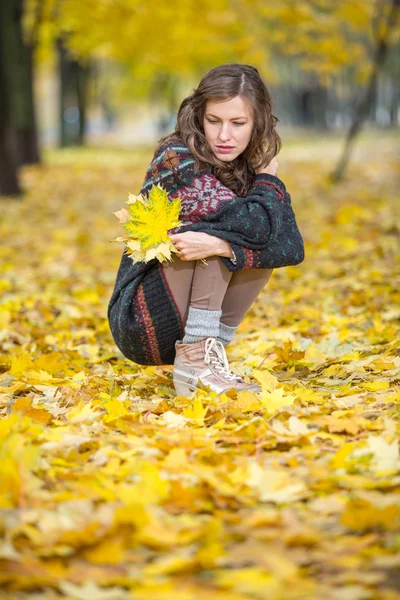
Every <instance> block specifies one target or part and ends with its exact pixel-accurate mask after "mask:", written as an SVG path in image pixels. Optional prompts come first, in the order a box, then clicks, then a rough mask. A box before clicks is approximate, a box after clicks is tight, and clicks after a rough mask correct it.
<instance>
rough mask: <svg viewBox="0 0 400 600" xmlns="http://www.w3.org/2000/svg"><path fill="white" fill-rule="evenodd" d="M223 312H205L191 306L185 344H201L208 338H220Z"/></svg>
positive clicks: (186, 326) (183, 341)
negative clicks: (201, 341) (220, 323)
mask: <svg viewBox="0 0 400 600" xmlns="http://www.w3.org/2000/svg"><path fill="white" fill-rule="evenodd" d="M221 314H222V310H203V309H200V308H194V307H193V306H189V312H188V318H187V321H186V325H185V335H184V337H183V340H182V343H183V344H191V343H193V342H199V341H200V340H204V339H205V338H208V337H215V338H216V337H218V334H219V320H220V317H221Z"/></svg>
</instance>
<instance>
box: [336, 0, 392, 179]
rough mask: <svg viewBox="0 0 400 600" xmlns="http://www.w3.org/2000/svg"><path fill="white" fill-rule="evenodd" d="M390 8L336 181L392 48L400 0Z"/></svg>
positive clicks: (382, 19) (379, 31)
mask: <svg viewBox="0 0 400 600" xmlns="http://www.w3.org/2000/svg"><path fill="white" fill-rule="evenodd" d="M389 8H390V10H389V12H388V13H387V14H386V11H385V12H384V14H383V15H382V16H381V17H380V21H379V23H378V26H377V27H376V30H377V40H376V48H375V53H374V60H373V66H372V71H371V74H370V77H369V81H368V83H367V86H366V89H365V91H364V92H363V95H362V96H361V98H360V99H359V100H358V103H357V109H356V111H355V117H354V120H353V123H352V124H351V127H350V129H349V132H348V134H347V138H346V143H345V146H344V149H343V153H342V156H341V157H340V159H339V162H338V164H337V166H336V168H335V170H334V172H333V173H332V180H333V181H334V182H337V181H340V180H341V179H342V178H343V176H344V173H345V169H346V167H347V164H348V162H349V159H350V153H351V149H352V146H353V144H354V141H355V139H356V136H357V135H358V134H359V133H360V131H361V128H362V126H363V124H364V122H365V120H366V118H367V116H368V114H369V111H370V108H371V105H372V102H373V98H374V95H375V93H376V85H377V79H378V75H379V72H380V71H381V69H382V67H383V65H384V62H385V60H386V57H387V55H388V52H389V48H390V37H391V34H392V32H393V30H394V28H395V25H396V22H397V19H398V17H399V12H400V0H391V3H390V7H389Z"/></svg>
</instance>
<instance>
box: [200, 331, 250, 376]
mask: <svg viewBox="0 0 400 600" xmlns="http://www.w3.org/2000/svg"><path fill="white" fill-rule="evenodd" d="M205 348H206V353H205V355H204V362H205V363H206V364H210V363H211V364H212V365H215V369H216V370H217V371H218V372H219V373H221V375H223V377H224V379H228V380H229V381H235V380H236V381H239V382H241V381H242V378H241V377H239V375H235V374H234V373H232V372H231V370H230V368H229V363H228V358H227V356H226V352H225V348H224V345H223V343H222V342H220V341H219V340H217V339H215V338H211V337H210V338H207V339H206V345H205Z"/></svg>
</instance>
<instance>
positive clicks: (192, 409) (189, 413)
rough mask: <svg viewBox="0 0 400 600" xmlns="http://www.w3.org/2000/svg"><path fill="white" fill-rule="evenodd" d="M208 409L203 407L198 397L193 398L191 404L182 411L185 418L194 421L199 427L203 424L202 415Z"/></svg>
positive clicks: (203, 415)
mask: <svg viewBox="0 0 400 600" xmlns="http://www.w3.org/2000/svg"><path fill="white" fill-rule="evenodd" d="M207 411H208V408H207V407H206V408H204V407H203V403H202V401H201V399H200V398H195V399H194V400H193V404H192V406H189V407H188V408H186V409H185V410H184V411H183V414H184V416H185V417H186V418H187V419H191V420H192V421H194V423H195V424H196V425H198V426H199V427H201V426H203V425H204V417H205V415H206V413H207Z"/></svg>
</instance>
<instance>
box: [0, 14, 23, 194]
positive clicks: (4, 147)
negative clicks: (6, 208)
mask: <svg viewBox="0 0 400 600" xmlns="http://www.w3.org/2000/svg"><path fill="white" fill-rule="evenodd" d="M10 30H11V31H13V11H12V10H10V5H9V4H8V3H5V2H0V90H1V93H0V194H1V195H2V196H13V195H20V194H21V188H20V187H19V184H18V176H17V161H16V157H15V152H14V147H13V144H12V139H11V131H10V125H9V124H10V122H11V116H12V110H11V107H12V100H13V99H12V87H11V85H10V79H9V73H10V64H9V63H10V62H11V64H13V58H14V56H13V54H12V52H10V49H9V47H8V38H9V31H10Z"/></svg>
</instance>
